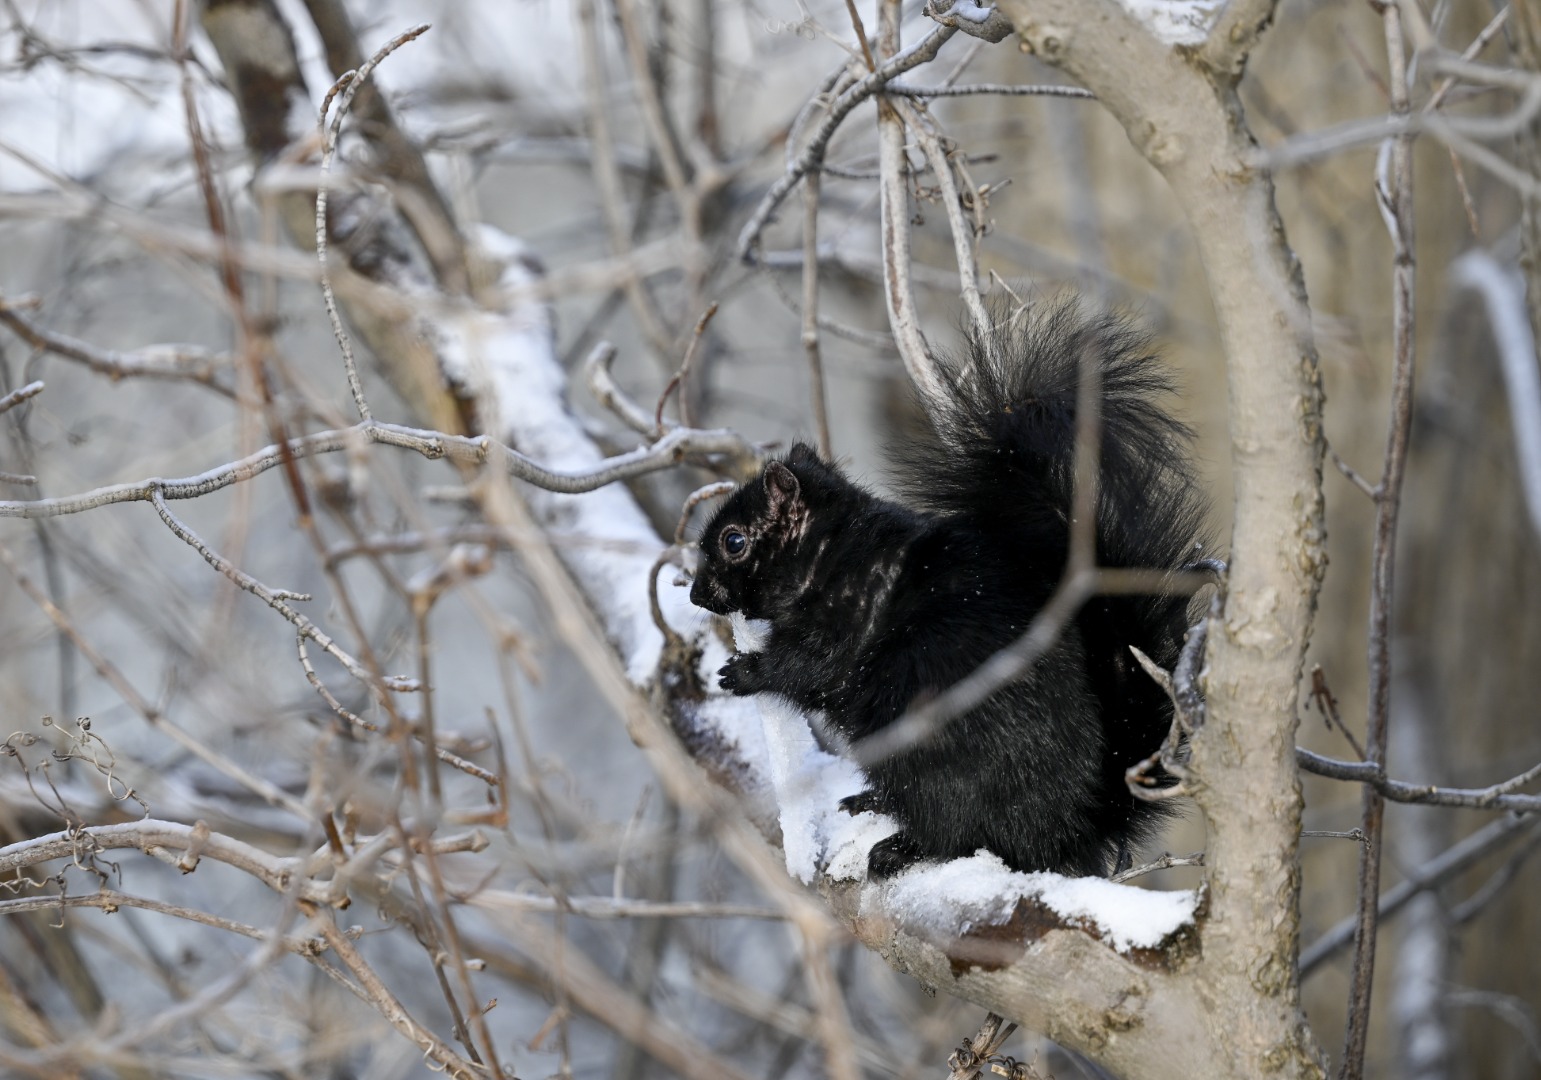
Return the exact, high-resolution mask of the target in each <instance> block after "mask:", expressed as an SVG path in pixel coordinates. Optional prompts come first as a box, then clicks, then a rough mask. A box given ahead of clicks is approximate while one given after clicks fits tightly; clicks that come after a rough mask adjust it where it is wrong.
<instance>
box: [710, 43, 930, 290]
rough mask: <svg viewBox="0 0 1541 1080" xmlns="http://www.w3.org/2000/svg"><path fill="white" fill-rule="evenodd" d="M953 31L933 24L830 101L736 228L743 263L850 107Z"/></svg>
mask: <svg viewBox="0 0 1541 1080" xmlns="http://www.w3.org/2000/svg"><path fill="white" fill-rule="evenodd" d="M956 33H957V30H956V29H955V28H954V27H950V26H940V27H937V28H936V29H935V30H933V31H932V32H931V33H930V34H928V35H927V36H926V37H925V39H924V40H922V41H921V42H920V44H918V45H916V46H915V47H914V48H913V49H906V50H904V52H902V53H899V54H898V55H896V56H891V57H890V58H888V59H887V60H884V61H883V62H882V64H881V65H880V66H879V67H878V69H877V70H876V71H874V72H872V73H871V74H869V75H867V76H866V77H865V78H863V79H861V80H859V81H858V82H857V83H856V84H855V85H854V86H852V87H851V88H850V89H848V90H846V91H845V92H844V93H842V94H841V95H840V96H839V97H838V98H836V99H835V100H834V102H833V103H832V104H831V105H830V107H829V112H828V113H827V114H826V115H825V117H824V120H823V122H822V123H820V124H819V126H818V129H817V130H816V131H815V132H814V134H813V136H812V137H811V138H810V139H809V140H808V142H807V143H806V145H805V148H804V150H803V152H802V153H801V154H800V155H799V156H798V158H797V160H796V161H795V162H792V163H791V164H790V165H788V166H787V171H786V172H784V173H783V174H782V175H781V176H780V177H779V178H778V179H777V180H776V182H775V183H774V184H772V185H771V187H770V190H769V191H767V192H766V193H765V194H764V196H762V197H761V199H760V202H759V205H758V206H756V207H755V209H754V213H752V214H751V215H750V216H749V220H748V221H747V222H746V223H745V224H744V227H743V229H741V230H740V231H739V234H738V244H737V253H738V257H739V258H740V259H743V260H744V261H745V262H753V261H754V252H755V249H756V247H757V246H758V244H759V240H760V233H761V231H762V230H764V228H765V225H766V223H767V222H768V221H769V220H770V217H771V215H772V214H773V213H775V211H776V208H777V207H778V206H780V205H781V203H782V200H784V199H785V198H786V197H787V196H788V195H789V194H790V193H791V191H792V188H793V187H794V186H796V184H797V182H798V181H799V180H801V179H802V178H803V174H804V173H806V172H807V171H808V170H809V169H816V168H819V167H821V166H822V165H823V163H824V151H825V149H826V148H827V147H828V145H829V140H830V138H831V137H833V136H834V134H835V130H836V129H837V128H839V127H840V125H841V123H842V122H843V121H844V120H845V118H846V117H847V116H849V115H850V113H851V110H852V109H854V108H856V106H858V105H860V104H861V103H862V102H863V101H866V100H867V99H868V98H869V97H871V96H872V95H873V94H875V93H877V92H878V91H879V90H881V89H883V87H884V86H886V85H887V84H888V82H889V80H891V79H893V78H896V77H897V76H899V75H902V74H904V73H905V72H906V71H909V70H911V69H912V68H915V67H919V66H920V65H921V64H924V63H926V62H927V61H929V60H932V59H934V58H935V57H936V54H937V52H938V51H939V50H940V49H941V47H942V46H943V45H944V44H946V43H947V41H948V40H949V39H950V38H951V37H952V36H953V35H954V34H956ZM896 51H897V50H896Z"/></svg>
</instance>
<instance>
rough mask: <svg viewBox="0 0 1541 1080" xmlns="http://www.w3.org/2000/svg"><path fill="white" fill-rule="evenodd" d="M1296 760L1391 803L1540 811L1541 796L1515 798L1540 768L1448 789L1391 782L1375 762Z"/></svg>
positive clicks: (1305, 755) (1298, 754)
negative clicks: (1516, 791)
mask: <svg viewBox="0 0 1541 1080" xmlns="http://www.w3.org/2000/svg"><path fill="white" fill-rule="evenodd" d="M1295 760H1296V762H1297V763H1299V765H1300V767H1301V768H1302V769H1304V770H1305V771H1306V772H1308V773H1315V774H1316V775H1317V776H1325V777H1328V778H1329V779H1332V780H1351V781H1354V782H1356V783H1361V784H1365V785H1367V786H1368V787H1369V788H1371V789H1372V790H1374V791H1375V792H1376V793H1377V794H1379V795H1381V796H1382V797H1383V798H1386V799H1389V800H1391V801H1392V802H1399V803H1416V804H1418V805H1422V806H1457V807H1463V808H1465V809H1468V810H1525V811H1534V810H1541V795H1515V794H1513V791H1514V789H1515V788H1516V787H1520V786H1522V785H1524V784H1529V783H1532V782H1534V781H1535V780H1536V779H1537V778H1538V777H1541V765H1536V766H1533V767H1532V768H1529V769H1526V770H1525V771H1524V772H1522V773H1520V774H1519V775H1518V776H1514V777H1511V778H1509V779H1508V780H1505V781H1503V782H1502V783H1499V784H1493V785H1492V786H1490V787H1485V788H1447V787H1438V786H1436V785H1433V784H1408V783H1404V782H1402V781H1400V780H1391V779H1388V778H1387V776H1386V769H1385V766H1384V765H1382V764H1380V763H1379V762H1376V761H1339V760H1337V759H1336V758H1328V757H1322V756H1321V755H1320V754H1313V753H1312V752H1311V751H1309V750H1305V749H1302V748H1301V747H1298V746H1297V747H1295Z"/></svg>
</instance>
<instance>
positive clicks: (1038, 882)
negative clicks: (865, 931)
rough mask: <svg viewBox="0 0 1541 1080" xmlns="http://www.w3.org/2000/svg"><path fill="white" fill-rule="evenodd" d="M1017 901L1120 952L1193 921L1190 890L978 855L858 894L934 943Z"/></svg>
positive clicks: (1000, 917) (998, 917)
mask: <svg viewBox="0 0 1541 1080" xmlns="http://www.w3.org/2000/svg"><path fill="white" fill-rule="evenodd" d="M1020 899H1033V900H1037V901H1038V902H1040V903H1042V904H1043V905H1044V906H1045V907H1047V908H1049V909H1050V910H1051V911H1053V912H1054V913H1055V914H1056V915H1058V916H1059V917H1060V918H1061V919H1063V920H1065V921H1066V922H1067V923H1071V924H1075V925H1079V926H1081V927H1082V928H1084V929H1085V930H1086V931H1087V932H1088V933H1091V934H1094V935H1095V936H1097V937H1099V938H1101V939H1102V940H1103V941H1105V942H1107V943H1108V944H1109V945H1112V946H1113V947H1114V948H1115V949H1117V950H1118V951H1119V952H1126V951H1128V950H1129V949H1142V948H1154V947H1155V946H1157V945H1159V944H1161V942H1162V941H1163V940H1164V939H1165V938H1167V937H1168V936H1169V935H1171V934H1172V933H1174V932H1175V931H1177V930H1178V929H1180V928H1181V927H1182V926H1184V925H1185V924H1186V923H1188V922H1191V921H1192V919H1193V913H1194V910H1195V909H1196V908H1197V906H1198V893H1197V891H1195V890H1191V889H1190V890H1182V891H1176V892H1156V891H1155V890H1152V889H1142V888H1139V887H1138V886H1134V885H1116V884H1114V883H1113V882H1111V881H1107V880H1106V879H1104V878H1091V877H1083V878H1071V877H1065V876H1063V875H1061V874H1043V873H1039V874H1023V873H1019V872H1017V871H1015V870H1012V869H1010V868H1009V867H1007V865H1006V864H1005V863H1004V862H1002V861H1001V860H1000V858H999V856H996V855H993V854H991V853H990V852H989V851H986V850H984V849H980V850H979V851H978V852H976V853H975V854H974V855H972V856H970V857H969V858H966V859H954V860H953V861H952V862H946V863H929V864H926V865H923V866H918V867H915V868H913V869H911V870H908V871H906V872H905V873H903V874H900V875H899V876H898V877H896V878H894V879H893V880H892V881H891V882H889V883H888V884H886V885H879V884H871V885H868V886H867V887H866V888H865V889H864V890H863V891H862V908H863V910H877V909H881V910H886V911H887V912H889V913H890V914H893V915H897V916H899V917H900V918H901V919H903V920H904V921H905V922H906V923H908V924H911V925H915V926H919V927H924V928H926V929H927V930H929V931H931V932H932V933H934V934H936V935H937V936H938V937H957V936H960V935H962V934H966V933H968V932H969V931H970V930H971V929H973V928H974V927H976V926H988V925H992V924H998V923H1003V922H1005V921H1006V920H1007V918H1009V917H1010V915H1011V912H1012V910H1013V909H1014V908H1015V907H1016V904H1017V901H1018V900H1020Z"/></svg>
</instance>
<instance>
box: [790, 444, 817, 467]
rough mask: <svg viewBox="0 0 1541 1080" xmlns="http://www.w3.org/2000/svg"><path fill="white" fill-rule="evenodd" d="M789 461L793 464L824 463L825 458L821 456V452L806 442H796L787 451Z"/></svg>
mask: <svg viewBox="0 0 1541 1080" xmlns="http://www.w3.org/2000/svg"><path fill="white" fill-rule="evenodd" d="M787 461H789V462H791V463H792V464H793V465H822V464H824V459H823V458H821V457H819V452H818V451H817V450H815V449H814V448H813V447H811V446H809V445H808V444H807V443H805V442H800V443H796V444H794V445H793V447H792V449H791V450H789V451H788V452H787Z"/></svg>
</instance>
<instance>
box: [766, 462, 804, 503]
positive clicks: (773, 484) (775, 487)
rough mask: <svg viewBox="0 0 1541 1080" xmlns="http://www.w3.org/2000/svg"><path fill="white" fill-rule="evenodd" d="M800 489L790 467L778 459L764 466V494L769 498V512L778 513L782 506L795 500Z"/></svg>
mask: <svg viewBox="0 0 1541 1080" xmlns="http://www.w3.org/2000/svg"><path fill="white" fill-rule="evenodd" d="M800 491H801V488H800V486H799V485H798V483H797V476H796V475H795V474H794V473H793V472H792V470H791V469H789V468H787V467H786V466H785V465H783V464H782V463H781V462H779V461H772V462H770V463H768V464H767V465H766V466H765V496H766V498H768V499H769V500H770V506H771V513H773V514H775V513H780V512H781V510H782V509H783V508H784V507H786V506H788V505H790V504H792V503H794V502H796V501H797V496H798V493H799V492H800Z"/></svg>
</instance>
